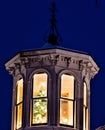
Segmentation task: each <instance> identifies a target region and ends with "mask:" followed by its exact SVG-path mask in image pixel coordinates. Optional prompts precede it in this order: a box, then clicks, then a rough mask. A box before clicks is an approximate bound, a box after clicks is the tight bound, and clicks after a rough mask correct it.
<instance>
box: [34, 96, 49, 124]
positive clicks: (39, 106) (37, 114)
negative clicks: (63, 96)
mask: <svg viewBox="0 0 105 130" xmlns="http://www.w3.org/2000/svg"><path fill="white" fill-rule="evenodd" d="M32 123H33V124H37V123H47V99H45V98H43V99H34V100H33V122H32Z"/></svg>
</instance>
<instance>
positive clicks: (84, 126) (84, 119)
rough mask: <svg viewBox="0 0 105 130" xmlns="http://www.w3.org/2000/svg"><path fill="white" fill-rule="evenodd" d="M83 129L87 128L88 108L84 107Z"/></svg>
mask: <svg viewBox="0 0 105 130" xmlns="http://www.w3.org/2000/svg"><path fill="white" fill-rule="evenodd" d="M83 113H84V114H83V130H86V109H85V107H84V108H83Z"/></svg>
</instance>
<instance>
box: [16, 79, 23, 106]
mask: <svg viewBox="0 0 105 130" xmlns="http://www.w3.org/2000/svg"><path fill="white" fill-rule="evenodd" d="M22 101H23V79H20V80H18V81H17V104H18V103H20V102H22Z"/></svg>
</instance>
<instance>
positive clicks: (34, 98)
mask: <svg viewBox="0 0 105 130" xmlns="http://www.w3.org/2000/svg"><path fill="white" fill-rule="evenodd" d="M43 73H45V74H46V75H47V86H46V91H47V94H46V96H44V97H40V96H39V97H33V89H34V87H33V83H34V82H33V79H34V75H35V74H43ZM31 82H32V84H31V85H32V92H31V125H32V126H38V125H47V124H48V86H49V74H48V73H47V72H46V71H41V72H35V73H33V75H32V80H31ZM38 99H41V100H42V99H45V100H46V101H47V120H46V123H33V101H34V100H36V101H37V100H38Z"/></svg>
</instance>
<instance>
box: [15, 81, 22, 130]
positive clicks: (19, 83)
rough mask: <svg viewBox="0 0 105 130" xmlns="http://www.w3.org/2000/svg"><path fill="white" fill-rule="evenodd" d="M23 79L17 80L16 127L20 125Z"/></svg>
mask: <svg viewBox="0 0 105 130" xmlns="http://www.w3.org/2000/svg"><path fill="white" fill-rule="evenodd" d="M22 104H23V79H20V80H18V81H17V100H16V109H15V110H16V111H15V112H16V113H15V115H16V128H17V129H19V128H20V127H22V106H23V105H22Z"/></svg>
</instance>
